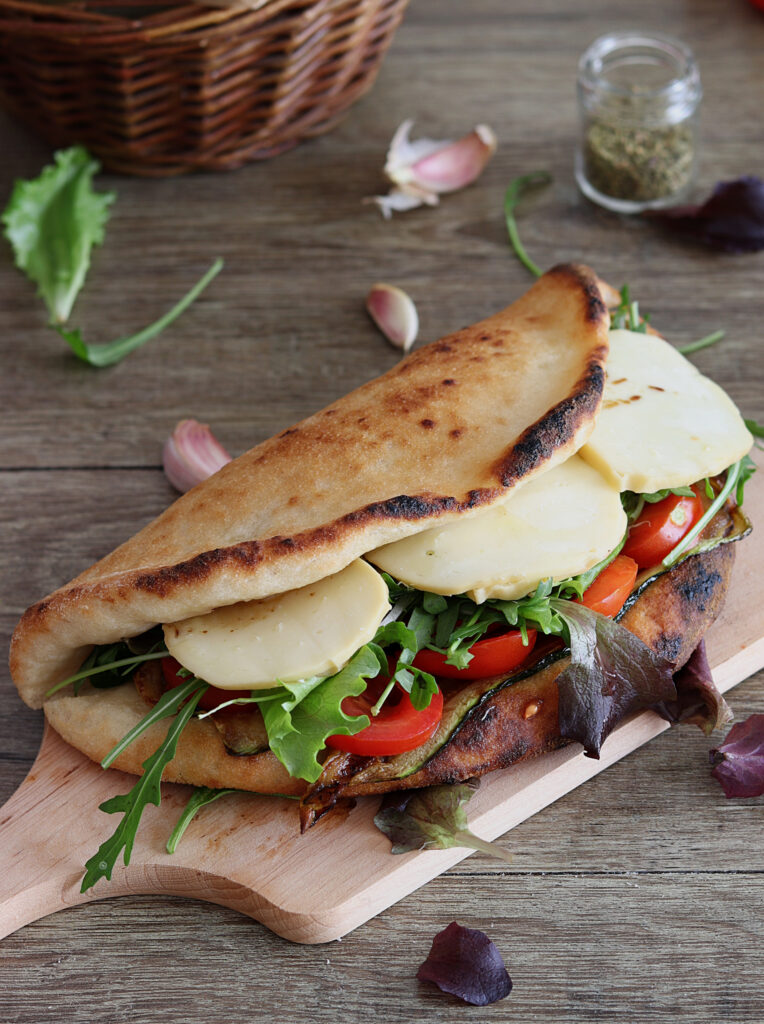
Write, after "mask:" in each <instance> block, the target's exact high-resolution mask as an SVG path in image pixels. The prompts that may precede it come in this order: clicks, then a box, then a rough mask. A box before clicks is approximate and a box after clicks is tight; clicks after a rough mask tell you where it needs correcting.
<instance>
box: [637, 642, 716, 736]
mask: <svg viewBox="0 0 764 1024" xmlns="http://www.w3.org/2000/svg"><path fill="white" fill-rule="evenodd" d="M674 685H675V686H676V693H677V698H676V700H664V701H661V702H660V703H658V704H656V705H655V707H654V709H653V710H654V711H656V712H657V713H658V714H659V715H660V716H661V717H662V718H665V719H666V721H667V722H671V724H672V725H678V724H679V723H680V722H688V723H691V724H692V725H697V726H698V728H700V729H702V730H703V732H704V733H705V734H706V736H710V735H711V733H712V732H713V731H714V729H721V727H722V726H723V725H726V724H727V722H731V721H732V711H731V710H730V706H729V704H728V703H727V701H726V700H725V699H724V697H723V696H722V695H721V693H720V692H719V690H718V689H717V688H716V684H715V683H714V680H713V676H712V674H711V666H710V665H709V664H708V657H707V656H706V642H705V640H701V641H700V643H699V644H698V646H697V647H696V648H695V650H694V651H693V652H692V654H691V655H690V658H689V660H688V662H687V664H686V665H684V667H683V668H680V669H679V671H678V672H675V673H674Z"/></svg>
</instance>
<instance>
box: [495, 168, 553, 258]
mask: <svg viewBox="0 0 764 1024" xmlns="http://www.w3.org/2000/svg"><path fill="white" fill-rule="evenodd" d="M551 181H552V175H551V174H548V173H547V172H546V171H531V173H530V174H523V175H522V176H521V177H519V178H515V179H514V180H513V181H511V182H510V183H509V185H508V186H507V191H506V192H505V193H504V218H505V220H506V222H507V233H508V234H509V241H510V244H511V245H512V248H513V249H514V251H515V255H516V256H517V258H518V259H519V260H520V262H521V263H522V265H523V266H524V267H526V268H527V269H528V270H530V272H531V273H532V274H533V275H534V276H535V277H541V274H542V270H541V268H540V267H538V266H537V265H536V264H535V263H534V262H533V260H532V259H531V258H530V256H529V255H528V253H527V252H526V251H525V246H524V245H523V243H522V242H521V241H520V235H519V233H518V230H517V221H516V220H515V209H516V208H517V205H518V203H519V202H520V200H521V199H522V198H523V196H524V195H525V194H526V193H527V192H530V191H531V190H532V189H535V188H539V187H541V186H544V185H549V184H550V183H551Z"/></svg>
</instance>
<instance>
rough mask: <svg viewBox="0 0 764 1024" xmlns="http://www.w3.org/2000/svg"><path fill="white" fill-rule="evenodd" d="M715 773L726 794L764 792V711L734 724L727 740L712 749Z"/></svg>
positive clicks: (746, 794)
mask: <svg viewBox="0 0 764 1024" xmlns="http://www.w3.org/2000/svg"><path fill="white" fill-rule="evenodd" d="M708 756H709V760H710V761H711V764H712V765H713V766H714V767H713V768H712V769H711V774H712V775H713V777H714V778H715V779H716V780H717V781H718V782H719V783H720V784H721V787H722V789H723V790H724V794H725V796H727V797H732V796H744V797H747V796H762V795H763V794H764V715H751V716H750V717H749V718H747V719H746V720H745V721H744V722H738V723H737V725H733V726H732V728H731V729H730V731H729V732H728V733H727V738H726V739H725V741H724V743H722V744H721V745H720V746H718V747H716V748H715V749H714V750H712V751H711V752H710V754H709V755H708Z"/></svg>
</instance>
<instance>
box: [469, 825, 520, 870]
mask: <svg viewBox="0 0 764 1024" xmlns="http://www.w3.org/2000/svg"><path fill="white" fill-rule="evenodd" d="M454 844H455V845H456V846H466V847H467V848H468V849H469V850H479V851H480V852H481V853H487V854H488V856H489V857H497V858H498V859H499V860H503V861H506V862H507V864H512V862H513V857H512V854H511V853H507V851H506V850H502V848H501V847H500V846H497V844H496V843H489V842H488V840H487V839H481V838H480V836H476V835H475V833H474V832H470V831H469V830H467V831H464V830H460V831H458V832H454Z"/></svg>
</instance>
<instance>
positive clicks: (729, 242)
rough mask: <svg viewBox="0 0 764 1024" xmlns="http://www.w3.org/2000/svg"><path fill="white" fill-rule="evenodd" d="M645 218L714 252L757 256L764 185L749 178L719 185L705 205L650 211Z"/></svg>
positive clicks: (763, 234) (763, 233)
mask: <svg viewBox="0 0 764 1024" xmlns="http://www.w3.org/2000/svg"><path fill="white" fill-rule="evenodd" d="M649 216H650V217H651V218H655V219H658V220H661V221H662V222H663V224H664V225H665V226H666V227H667V228H669V229H670V230H671V231H676V232H678V233H680V234H682V235H685V236H686V237H688V238H693V239H696V240H697V241H700V242H704V243H705V244H706V245H709V246H711V247H712V248H714V249H723V250H725V251H726V252H758V251H759V250H760V249H764V181H762V180H761V178H757V177H755V176H754V175H752V174H749V175H745V176H744V177H742V178H737V179H736V180H735V181H720V182H719V183H718V184H717V185H716V187H715V188H714V191H713V192H712V193H711V195H710V197H709V198H708V199H707V200H706V201H705V203H702V204H700V205H698V206H672V207H670V208H669V209H667V210H653V211H651V212H650V214H649Z"/></svg>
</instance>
